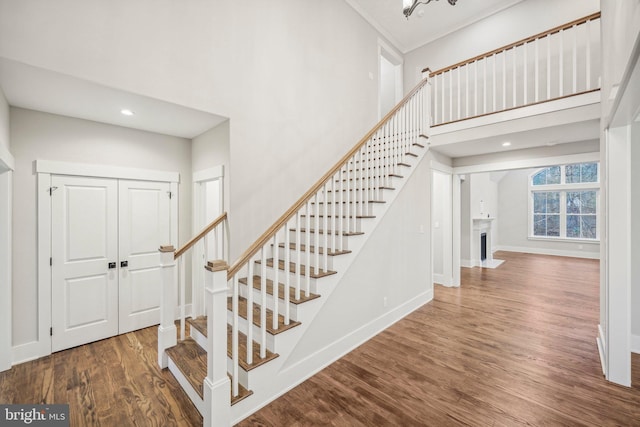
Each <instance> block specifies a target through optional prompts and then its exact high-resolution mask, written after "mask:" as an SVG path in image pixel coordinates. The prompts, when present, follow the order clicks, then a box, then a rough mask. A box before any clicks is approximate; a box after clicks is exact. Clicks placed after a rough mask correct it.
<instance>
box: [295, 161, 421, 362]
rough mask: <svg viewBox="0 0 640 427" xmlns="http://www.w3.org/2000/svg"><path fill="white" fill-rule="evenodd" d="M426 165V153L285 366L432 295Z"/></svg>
mask: <svg viewBox="0 0 640 427" xmlns="http://www.w3.org/2000/svg"><path fill="white" fill-rule="evenodd" d="M429 163H430V162H429V155H428V154H427V155H425V157H424V159H423V160H422V162H421V163H420V164H419V165H418V166H417V167H416V169H415V171H413V174H412V175H411V177H410V178H409V181H408V182H407V183H406V185H405V187H404V188H403V189H402V191H401V192H400V194H399V195H398V197H397V198H396V200H395V201H394V203H393V204H392V205H391V206H390V208H389V211H388V212H387V213H386V214H385V216H384V217H383V218H382V220H381V222H380V224H379V225H378V227H377V228H376V229H375V230H374V232H373V233H372V234H371V236H370V238H369V240H368V241H367V244H366V245H365V246H364V247H363V248H362V251H361V252H360V253H359V254H358V257H357V259H356V260H355V261H354V262H353V264H351V265H350V267H349V270H348V271H347V272H346V273H345V276H344V277H343V279H342V280H341V281H340V284H339V285H338V286H337V288H336V289H335V290H334V291H333V292H332V293H331V295H330V296H329V297H328V298H327V300H326V301H325V302H324V305H323V306H322V310H321V311H320V312H319V313H318V315H317V316H316V317H315V318H314V319H313V323H312V324H310V325H309V327H308V330H307V331H306V332H305V334H304V335H303V336H302V338H301V339H300V341H299V343H298V345H297V347H296V349H295V350H294V351H293V352H292V353H291V355H290V356H289V358H288V359H287V361H286V365H287V366H290V365H295V364H296V363H298V362H300V361H303V360H305V359H306V358H309V357H310V356H311V355H313V354H314V353H315V352H319V351H322V350H323V349H324V348H325V347H329V346H331V345H333V344H335V343H336V342H337V340H339V339H345V338H347V339H348V338H349V336H350V335H351V333H355V332H356V331H358V330H359V329H361V328H366V327H367V326H368V325H369V324H375V323H376V321H377V320H378V319H380V318H382V317H384V316H385V315H388V314H389V313H392V312H393V311H394V310H397V309H400V308H401V307H402V306H403V305H405V304H407V303H408V302H410V301H412V300H414V299H415V298H416V297H417V296H420V295H424V293H427V292H433V283H431V267H430V258H431V253H430V252H431V248H430V245H431V243H430V235H431V233H430V227H429V224H430V222H431V213H430V201H429V200H430V193H431V190H430V188H431V176H430V175H431V168H430V165H429ZM421 230H424V231H423V232H421ZM320 286H322V283H320ZM320 289H322V288H320ZM320 293H322V291H320ZM385 299H386V305H385ZM355 301H357V304H356V303H354V302H355Z"/></svg>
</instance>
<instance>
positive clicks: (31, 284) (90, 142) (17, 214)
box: [11, 108, 191, 346]
mask: <svg viewBox="0 0 640 427" xmlns="http://www.w3.org/2000/svg"><path fill="white" fill-rule="evenodd" d="M11 142H12V143H11V148H12V152H13V155H14V157H15V165H16V168H15V173H14V194H20V195H21V197H16V198H15V200H14V205H13V218H14V221H13V233H14V239H13V240H14V241H13V253H14V254H15V255H16V256H14V259H13V345H14V346H17V345H20V344H25V343H29V342H33V341H36V340H37V339H38V336H37V331H38V329H37V326H38V325H37V322H38V305H37V301H38V299H37V277H36V271H37V269H36V262H37V257H36V254H37V252H36V244H37V229H36V225H37V222H36V200H37V198H36V175H35V174H34V172H33V162H34V161H35V160H37V159H42V160H53V161H66V162H77V163H95V164H101V165H112V166H121V167H130V168H139V169H153V170H159V171H177V172H179V173H180V176H181V179H182V180H183V182H181V184H180V188H179V192H180V199H179V229H180V236H179V240H180V242H181V243H184V242H186V241H187V240H188V239H189V238H190V237H191V236H190V230H191V215H190V212H191V180H190V177H191V144H190V141H189V140H187V139H183V138H177V137H172V136H165V135H159V134H152V133H148V132H143V131H138V130H132V129H127V128H122V127H117V126H111V125H106V124H101V123H96V122H91V121H87V120H80V119H73V118H69V117H63V116H57V115H53V114H47V113H42V112H36V111H31V110H24V109H20V108H11ZM18 255H19V256H18Z"/></svg>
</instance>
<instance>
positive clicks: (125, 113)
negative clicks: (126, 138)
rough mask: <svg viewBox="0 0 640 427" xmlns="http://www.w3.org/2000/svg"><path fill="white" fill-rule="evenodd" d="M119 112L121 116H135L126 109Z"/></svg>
mask: <svg viewBox="0 0 640 427" xmlns="http://www.w3.org/2000/svg"><path fill="white" fill-rule="evenodd" d="M120 112H121V113H122V114H124V115H125V116H133V115H134V114H135V113H134V112H133V111H131V110H128V109H126V108H125V109H122V110H120Z"/></svg>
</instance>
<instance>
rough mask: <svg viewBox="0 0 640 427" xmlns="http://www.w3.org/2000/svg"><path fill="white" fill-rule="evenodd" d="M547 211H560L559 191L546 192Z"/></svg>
mask: <svg viewBox="0 0 640 427" xmlns="http://www.w3.org/2000/svg"><path fill="white" fill-rule="evenodd" d="M547 212H548V213H560V192H558V191H550V192H548V193H547Z"/></svg>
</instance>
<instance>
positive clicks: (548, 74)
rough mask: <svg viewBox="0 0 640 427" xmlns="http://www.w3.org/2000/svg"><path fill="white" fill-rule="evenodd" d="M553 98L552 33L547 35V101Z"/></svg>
mask: <svg viewBox="0 0 640 427" xmlns="http://www.w3.org/2000/svg"><path fill="white" fill-rule="evenodd" d="M550 99H551V34H549V35H548V36H547V99H546V100H547V101H548V100H550Z"/></svg>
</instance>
